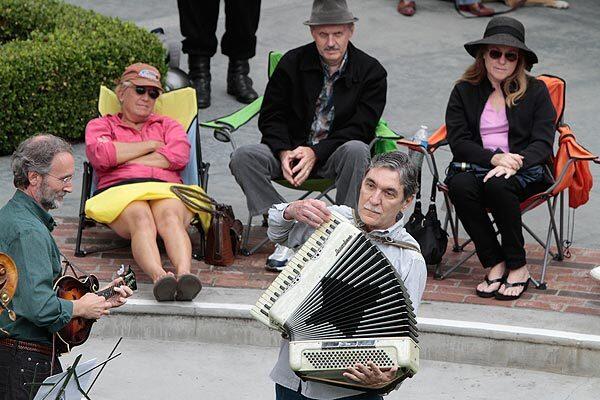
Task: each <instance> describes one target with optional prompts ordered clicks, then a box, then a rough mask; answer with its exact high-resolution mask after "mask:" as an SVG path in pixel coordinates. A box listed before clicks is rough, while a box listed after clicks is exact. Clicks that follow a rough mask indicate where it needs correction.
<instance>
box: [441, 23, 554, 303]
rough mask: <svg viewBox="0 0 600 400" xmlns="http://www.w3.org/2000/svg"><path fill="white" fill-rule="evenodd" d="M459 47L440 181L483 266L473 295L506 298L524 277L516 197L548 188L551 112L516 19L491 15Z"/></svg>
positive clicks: (523, 285) (524, 283) (517, 292)
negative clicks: (447, 152)
mask: <svg viewBox="0 0 600 400" xmlns="http://www.w3.org/2000/svg"><path fill="white" fill-rule="evenodd" d="M465 49H466V50H467V52H468V53H469V54H471V55H472V56H473V57H474V58H475V62H474V63H473V64H472V65H471V66H469V67H468V68H467V70H466V71H465V72H464V74H463V75H462V77H461V78H460V79H459V80H458V83H457V84H456V86H455V87H454V90H453V91H452V94H451V95H450V100H449V101H448V108H447V110H446V127H447V130H448V142H449V144H450V148H451V150H452V154H453V160H452V161H453V162H452V163H451V165H450V168H449V170H448V177H447V178H446V182H447V183H448V186H449V195H450V198H451V199H452V202H453V203H454V205H455V207H456V212H457V213H458V217H459V218H460V220H461V222H462V224H463V226H464V228H465V230H466V231H467V233H468V234H469V236H470V237H471V238H472V239H473V243H474V244H475V249H476V250H477V256H478V257H479V260H480V261H481V263H482V264H483V266H484V267H485V268H489V271H488V272H487V275H486V278H485V281H484V282H482V283H480V284H479V285H478V286H477V290H476V292H477V295H478V296H480V297H495V298H496V299H498V300H513V299H517V298H519V297H520V296H521V294H523V292H524V291H525V290H527V287H528V284H529V280H530V277H529V271H528V270H527V267H526V265H525V264H526V260H525V249H524V247H523V246H524V238H523V232H522V227H521V211H520V202H521V201H523V200H525V199H526V198H528V197H529V196H531V195H533V194H535V193H538V192H541V191H543V190H544V189H545V188H546V187H547V186H548V179H547V177H546V175H545V170H544V168H543V164H544V163H545V162H546V161H547V160H548V158H549V157H550V156H551V155H552V144H553V141H554V124H555V110H554V107H553V105H552V102H551V100H550V95H549V93H548V90H547V88H546V86H545V84H544V83H542V82H540V81H539V80H537V79H535V78H533V77H531V76H529V75H528V74H527V71H529V70H530V69H531V67H532V65H533V64H535V63H537V61H538V59H537V56H536V55H535V53H534V52H533V51H532V50H530V49H529V48H528V47H527V46H526V45H525V28H524V27H523V25H522V24H521V23H520V22H519V21H517V20H516V19H514V18H510V17H495V18H493V19H492V20H491V21H490V22H489V24H488V26H487V27H486V30H485V33H484V36H483V39H481V40H477V41H474V42H469V43H467V44H465ZM488 211H490V212H491V214H492V216H493V219H494V221H495V222H496V225H497V227H498V230H499V232H500V237H501V243H499V242H498V239H497V237H496V233H495V230H494V227H493V225H492V222H491V220H490V218H489V216H488Z"/></svg>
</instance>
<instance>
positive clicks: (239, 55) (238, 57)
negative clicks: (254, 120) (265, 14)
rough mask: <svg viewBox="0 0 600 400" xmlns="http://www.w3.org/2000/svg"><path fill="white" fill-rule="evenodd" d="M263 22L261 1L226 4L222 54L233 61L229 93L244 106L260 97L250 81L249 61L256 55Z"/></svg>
mask: <svg viewBox="0 0 600 400" xmlns="http://www.w3.org/2000/svg"><path fill="white" fill-rule="evenodd" d="M259 19H260V0H225V34H224V35H223V38H222V39H221V51H222V52H223V54H224V55H226V56H227V57H229V66H228V68H227V93H229V94H230V95H233V96H235V97H236V99H237V100H238V101H239V102H241V103H244V104H248V103H251V102H253V101H254V100H256V99H257V98H258V93H256V91H255V90H254V88H253V87H252V79H250V77H248V74H249V73H250V64H249V63H248V59H250V58H252V57H254V55H255V54H256V30H257V29H258V21H259Z"/></svg>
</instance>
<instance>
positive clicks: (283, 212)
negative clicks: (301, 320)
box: [268, 152, 427, 400]
mask: <svg viewBox="0 0 600 400" xmlns="http://www.w3.org/2000/svg"><path fill="white" fill-rule="evenodd" d="M417 186H418V183H417V172H416V169H415V167H414V166H413V165H412V164H411V162H410V160H409V159H408V157H407V155H406V154H404V153H400V152H393V153H388V154H382V155H378V156H376V157H374V158H373V160H371V162H370V165H369V169H368V170H367V172H366V175H365V177H364V178H363V180H362V183H361V187H360V194H359V200H358V207H357V210H356V213H355V212H354V210H352V208H350V207H347V206H331V207H327V205H326V204H325V203H324V202H323V201H320V200H315V199H306V200H298V201H294V202H292V203H289V204H286V203H284V204H276V205H274V206H273V207H271V209H270V210H269V230H268V235H269V238H270V239H271V240H272V241H273V242H275V243H279V244H283V245H285V246H287V247H290V248H298V247H300V246H302V244H303V243H304V242H305V241H306V240H307V239H308V237H309V236H310V235H311V234H312V233H313V232H314V230H315V228H317V227H318V226H319V225H321V224H322V223H323V222H326V221H328V220H329V217H330V216H331V212H330V210H333V211H336V212H337V213H339V214H340V215H342V216H344V217H345V218H347V219H348V220H349V221H351V222H352V223H354V224H355V225H356V226H357V227H359V228H361V229H362V230H364V231H365V232H368V234H369V236H370V237H371V238H372V242H373V243H374V244H375V245H376V246H377V247H378V248H379V250H380V251H381V252H383V253H384V254H385V256H386V257H387V258H388V259H389V261H390V262H391V263H392V265H393V266H394V268H395V269H396V270H397V271H398V273H399V275H400V276H401V278H402V280H403V281H404V286H405V287H406V290H407V292H408V294H409V295H410V299H411V300H412V305H413V308H414V310H415V312H416V311H417V309H418V307H419V303H420V301H421V297H422V295H423V291H424V290H425V282H426V278H427V269H426V265H425V260H424V259H423V256H422V255H421V253H419V252H418V251H416V250H413V249H408V248H402V247H398V246H394V245H393V244H389V241H390V239H391V241H393V242H396V243H401V242H404V243H408V244H409V245H414V246H416V248H418V243H417V241H416V240H415V239H413V238H412V237H411V236H410V235H409V234H408V232H406V229H404V219H403V212H404V211H405V210H406V209H407V208H408V207H409V205H410V203H411V202H412V200H413V197H414V194H415V192H416V190H417ZM377 238H381V239H382V240H381V241H379V240H377ZM395 372H396V367H394V368H391V369H387V370H383V369H380V368H378V367H377V366H376V365H375V364H373V363H371V362H369V363H367V365H362V364H356V365H355V366H354V367H351V368H348V370H347V371H346V372H345V373H344V376H345V377H346V378H349V379H351V380H353V381H355V382H357V383H359V384H360V385H361V386H363V387H366V388H369V389H370V388H373V389H378V388H382V387H385V386H387V384H388V383H389V382H390V381H392V380H393V377H394V374H395ZM270 376H271V378H272V379H273V381H274V382H275V384H276V387H275V390H276V399H277V400H287V399H323V400H325V399H352V400H355V399H369V400H371V399H381V396H380V395H378V394H373V393H368V392H361V391H358V390H352V389H346V388H341V387H336V386H331V385H327V384H323V383H319V382H311V381H307V382H304V381H301V380H300V378H298V377H297V376H296V375H295V374H294V372H293V371H292V369H291V368H290V365H289V341H288V340H287V339H283V340H282V343H281V349H280V352H279V358H278V360H277V363H276V365H275V367H274V368H273V370H272V372H271V375H270Z"/></svg>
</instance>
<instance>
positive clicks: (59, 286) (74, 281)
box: [54, 265, 137, 353]
mask: <svg viewBox="0 0 600 400" xmlns="http://www.w3.org/2000/svg"><path fill="white" fill-rule="evenodd" d="M117 276H118V277H121V278H123V282H122V283H121V285H126V286H128V287H129V288H130V289H131V290H136V289H137V283H136V280H135V273H134V272H133V270H132V269H131V266H128V267H127V270H125V266H124V265H121V268H120V269H119V271H117ZM121 285H110V286H109V287H107V288H106V289H103V290H98V289H99V286H100V285H99V282H98V278H96V276H94V275H91V274H90V275H86V276H83V277H80V278H75V277H73V276H70V275H65V276H63V277H61V278H59V279H58V280H57V281H56V283H55V284H54V290H55V291H56V294H57V296H58V297H59V298H61V299H65V300H72V301H73V300H78V299H80V298H82V297H83V296H84V295H85V294H86V293H95V294H97V295H98V296H102V297H104V298H105V299H108V298H109V297H112V296H114V295H115V294H116V292H115V291H114V287H115V286H121ZM94 322H96V320H95V319H86V318H83V317H76V318H73V319H71V321H69V323H68V324H67V325H65V326H64V327H63V328H62V329H61V330H60V331H59V332H57V333H56V336H57V337H58V339H59V340H58V341H57V343H56V345H57V351H58V352H59V353H68V352H69V351H71V349H72V348H73V347H74V346H79V345H80V344H83V343H84V342H85V341H86V340H87V339H88V337H89V336H90V332H91V330H92V325H93V324H94Z"/></svg>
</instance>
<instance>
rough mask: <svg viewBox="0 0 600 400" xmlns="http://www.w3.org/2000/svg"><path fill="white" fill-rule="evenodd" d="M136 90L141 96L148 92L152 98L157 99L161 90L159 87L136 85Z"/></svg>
mask: <svg viewBox="0 0 600 400" xmlns="http://www.w3.org/2000/svg"><path fill="white" fill-rule="evenodd" d="M135 92H136V93H137V94H139V95H140V96H143V95H144V94H146V92H148V96H150V98H151V99H152V100H156V99H158V96H160V91H159V90H158V89H156V88H147V87H145V86H136V87H135Z"/></svg>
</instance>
